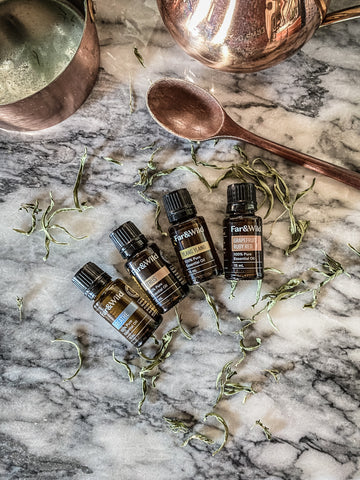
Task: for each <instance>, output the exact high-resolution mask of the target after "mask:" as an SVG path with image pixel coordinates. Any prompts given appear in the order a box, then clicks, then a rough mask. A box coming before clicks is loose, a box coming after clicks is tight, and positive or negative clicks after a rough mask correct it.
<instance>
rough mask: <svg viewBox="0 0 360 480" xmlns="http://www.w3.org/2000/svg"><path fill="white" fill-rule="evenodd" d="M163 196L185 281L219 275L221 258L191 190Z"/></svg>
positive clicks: (193, 283) (206, 278)
mask: <svg viewBox="0 0 360 480" xmlns="http://www.w3.org/2000/svg"><path fill="white" fill-rule="evenodd" d="M163 199H164V205H165V210H166V213H167V216H168V219H169V222H170V223H171V227H170V228H169V235H170V238H171V240H172V243H173V245H174V248H175V252H176V255H177V257H178V259H179V262H180V265H181V268H182V270H183V272H184V275H185V278H186V280H187V282H188V283H189V284H190V285H195V284H197V283H202V282H205V281H206V280H209V279H210V278H212V277H214V276H216V275H220V274H221V273H222V265H221V262H220V260H219V257H218V254H217V253H216V250H215V247H214V243H213V241H212V239H211V236H210V233H209V230H208V227H207V225H206V223H205V220H204V218H203V217H198V216H196V208H195V206H194V204H193V202H192V199H191V196H190V193H189V192H188V191H187V189H186V188H181V189H180V190H175V191H173V192H170V193H168V194H166V195H164V197H163Z"/></svg>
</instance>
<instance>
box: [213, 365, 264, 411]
mask: <svg viewBox="0 0 360 480" xmlns="http://www.w3.org/2000/svg"><path fill="white" fill-rule="evenodd" d="M238 363H239V362H237V361H234V360H230V361H229V362H227V363H226V364H225V365H224V366H223V368H222V370H221V371H220V373H219V374H218V376H217V379H216V383H215V387H216V388H217V389H218V390H219V393H218V396H217V399H216V402H215V404H214V407H216V405H217V404H218V403H219V402H220V400H222V399H223V397H230V396H232V395H236V394H238V393H240V392H246V393H247V395H249V394H255V393H256V392H255V391H254V390H253V388H252V386H251V385H250V386H248V385H242V384H241V383H237V382H230V380H231V378H232V377H233V376H234V375H236V373H237V372H236V370H234V369H233V367H236V366H237V365H238ZM247 395H246V397H244V402H245V399H246V398H247Z"/></svg>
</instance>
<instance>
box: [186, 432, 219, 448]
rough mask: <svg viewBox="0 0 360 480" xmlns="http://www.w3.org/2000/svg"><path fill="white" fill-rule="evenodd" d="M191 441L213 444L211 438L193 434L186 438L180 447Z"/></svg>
mask: <svg viewBox="0 0 360 480" xmlns="http://www.w3.org/2000/svg"><path fill="white" fill-rule="evenodd" d="M191 440H199V441H200V442H204V443H206V444H207V445H213V444H214V443H215V442H214V440H212V439H211V438H209V437H207V436H206V435H203V434H202V433H193V434H192V435H190V437H188V438H187V439H186V440H185V441H184V443H183V444H182V445H181V446H182V447H186V445H187V444H188V443H189V442H190V441H191Z"/></svg>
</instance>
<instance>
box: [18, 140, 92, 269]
mask: <svg viewBox="0 0 360 480" xmlns="http://www.w3.org/2000/svg"><path fill="white" fill-rule="evenodd" d="M86 159H87V152H86V149H85V153H84V154H83V156H82V157H81V159H80V167H79V170H78V173H77V176H76V181H75V185H74V188H73V200H74V207H64V208H59V209H56V210H54V206H55V202H54V199H53V196H52V193H51V192H49V197H50V202H49V205H48V206H47V207H46V209H45V210H44V211H43V213H42V215H41V218H40V225H41V228H39V229H38V231H39V232H43V233H44V245H45V256H44V257H43V260H44V261H46V260H47V259H48V257H49V254H50V244H51V243H54V244H56V245H68V242H60V241H58V240H56V238H55V237H54V236H53V234H52V233H51V231H52V230H60V231H61V232H63V233H65V234H66V235H68V236H69V237H71V238H72V239H74V240H83V239H84V238H86V236H82V237H76V236H75V235H73V234H72V233H70V232H69V230H67V229H66V228H65V227H63V226H61V225H59V224H57V223H54V219H55V217H56V215H58V214H60V213H68V212H83V211H85V210H87V209H88V208H92V207H88V206H87V205H86V203H85V202H83V203H80V201H79V197H78V192H79V186H80V183H81V178H82V175H83V171H84V165H85V161H86ZM20 210H25V211H26V212H27V213H30V214H31V218H32V224H31V227H30V228H29V230H27V231H25V230H20V229H17V228H14V229H13V230H14V231H15V232H18V233H21V234H23V235H27V236H29V235H31V234H33V233H34V232H35V231H36V229H37V225H38V222H37V215H38V214H39V213H40V212H41V211H42V210H41V209H40V208H39V202H38V200H36V201H35V203H26V204H23V205H21V207H20Z"/></svg>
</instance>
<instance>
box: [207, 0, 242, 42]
mask: <svg viewBox="0 0 360 480" xmlns="http://www.w3.org/2000/svg"><path fill="white" fill-rule="evenodd" d="M236 1H237V0H230V4H229V6H228V8H227V10H226V12H225V17H224V20H223V22H222V23H221V24H220V28H219V30H218V31H217V33H216V35H215V37H214V38H213V39H212V43H214V44H217V43H224V41H225V39H226V37H227V36H228V33H229V30H230V27H231V23H232V21H233V16H234V12H235V7H236Z"/></svg>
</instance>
